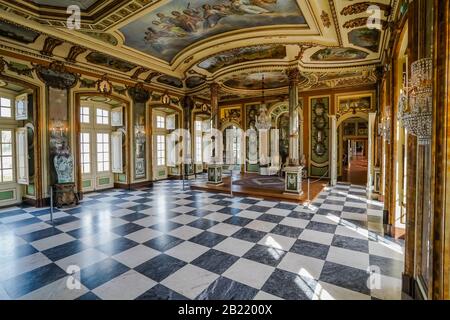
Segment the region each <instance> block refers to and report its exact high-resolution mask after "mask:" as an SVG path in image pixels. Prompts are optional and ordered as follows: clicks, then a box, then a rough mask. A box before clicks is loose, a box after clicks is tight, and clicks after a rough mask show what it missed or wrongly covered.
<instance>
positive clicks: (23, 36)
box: [0, 20, 39, 44]
mask: <svg viewBox="0 0 450 320" xmlns="http://www.w3.org/2000/svg"><path fill="white" fill-rule="evenodd" d="M0 36H2V37H5V38H9V39H12V40H15V41H18V42H21V43H25V44H30V43H33V42H35V41H36V39H37V38H38V37H39V33H38V32H35V31H33V30H29V29H26V28H23V27H20V26H18V25H15V24H12V23H8V22H6V21H3V20H0Z"/></svg>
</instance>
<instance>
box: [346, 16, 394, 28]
mask: <svg viewBox="0 0 450 320" xmlns="http://www.w3.org/2000/svg"><path fill="white" fill-rule="evenodd" d="M379 23H380V24H381V27H382V29H383V30H385V29H386V28H387V27H388V22H387V21H386V20H380V21H379ZM366 25H367V18H366V17H362V18H356V19H353V20H349V21H347V22H345V23H344V25H343V27H344V28H345V29H352V28H357V27H363V26H366Z"/></svg>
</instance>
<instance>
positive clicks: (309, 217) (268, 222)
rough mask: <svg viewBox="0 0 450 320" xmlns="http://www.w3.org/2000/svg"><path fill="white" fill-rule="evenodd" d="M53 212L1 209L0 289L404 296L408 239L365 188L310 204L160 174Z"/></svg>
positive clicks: (342, 190)
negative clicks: (202, 187)
mask: <svg viewBox="0 0 450 320" xmlns="http://www.w3.org/2000/svg"><path fill="white" fill-rule="evenodd" d="M49 212H50V210H49V209H48V208H44V209H42V208H41V209H37V208H32V207H14V208H7V209H2V210H0V299H214V300H217V299H225V300H228V299H230V300H231V299H264V300H267V299H289V300H295V299H400V297H401V293H400V291H401V280H400V277H401V273H402V269H403V262H402V261H403V246H402V243H400V242H397V241H395V240H393V239H389V238H387V237H383V236H382V235H381V233H380V226H381V220H382V206H381V204H379V203H377V202H374V201H370V200H368V199H367V197H366V193H365V190H364V189H363V188H361V187H356V186H350V185H343V184H340V185H338V186H337V187H335V188H329V189H325V190H324V191H323V192H322V193H321V194H320V195H319V197H318V198H317V199H316V200H315V201H314V202H313V203H311V204H310V205H309V206H308V207H304V206H301V205H300V206H299V205H295V204H292V203H285V202H272V201H264V200H262V199H257V198H239V197H234V198H230V197H229V196H228V195H224V194H213V193H207V192H200V191H191V190H190V189H189V188H188V187H187V188H186V191H183V190H182V182H180V181H162V182H159V183H156V184H155V186H154V187H152V188H146V189H140V190H136V191H125V190H113V191H107V192H101V193H93V194H89V195H87V196H86V197H85V199H84V200H83V201H82V203H81V205H80V206H78V207H75V208H66V209H64V210H59V211H57V212H55V214H54V226H52V224H51V222H50V221H49V219H50V215H49ZM71 274H72V275H71ZM74 279H79V280H80V285H79V286H77V281H76V280H74Z"/></svg>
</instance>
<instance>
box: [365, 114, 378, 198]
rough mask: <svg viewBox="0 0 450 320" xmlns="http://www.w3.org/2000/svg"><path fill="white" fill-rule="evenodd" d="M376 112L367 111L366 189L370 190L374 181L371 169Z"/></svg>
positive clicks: (372, 165) (372, 164)
mask: <svg viewBox="0 0 450 320" xmlns="http://www.w3.org/2000/svg"><path fill="white" fill-rule="evenodd" d="M376 116H377V114H376V113H374V112H371V113H369V128H368V129H369V142H368V145H369V150H368V154H367V158H368V163H367V191H369V192H371V191H372V190H373V187H374V184H373V183H374V181H373V176H374V171H373V167H374V146H373V145H374V142H375V141H374V136H375V132H374V131H375V130H374V128H375V119H376Z"/></svg>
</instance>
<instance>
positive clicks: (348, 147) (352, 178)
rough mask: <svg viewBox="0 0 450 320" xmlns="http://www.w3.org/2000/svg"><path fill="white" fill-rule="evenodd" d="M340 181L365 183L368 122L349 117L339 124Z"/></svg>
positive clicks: (360, 184) (361, 184) (363, 184)
mask: <svg viewBox="0 0 450 320" xmlns="http://www.w3.org/2000/svg"><path fill="white" fill-rule="evenodd" d="M338 130H339V138H340V143H339V146H340V152H339V153H340V155H341V157H340V159H341V160H340V165H339V171H340V179H339V180H340V181H341V182H346V183H350V184H354V185H359V186H366V185H367V171H368V150H369V140H368V122H367V120H365V119H362V118H356V117H355V118H350V119H347V120H346V121H344V122H343V123H342V124H341V125H340V126H339V129H338Z"/></svg>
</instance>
